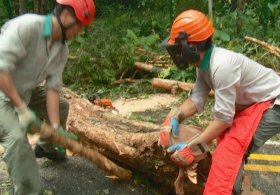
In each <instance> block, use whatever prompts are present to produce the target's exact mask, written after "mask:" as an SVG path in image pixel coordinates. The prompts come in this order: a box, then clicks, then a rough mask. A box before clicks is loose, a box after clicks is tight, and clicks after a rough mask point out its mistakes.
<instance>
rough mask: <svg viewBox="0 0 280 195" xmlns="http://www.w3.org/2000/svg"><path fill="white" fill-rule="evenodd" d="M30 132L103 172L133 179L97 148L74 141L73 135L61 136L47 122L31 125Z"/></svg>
mask: <svg viewBox="0 0 280 195" xmlns="http://www.w3.org/2000/svg"><path fill="white" fill-rule="evenodd" d="M30 130H31V132H32V133H33V134H34V133H39V134H40V137H41V138H43V139H45V140H47V141H49V142H51V143H54V144H57V145H60V146H64V147H65V148H67V149H69V150H71V151H72V152H74V153H77V154H79V155H81V156H83V157H85V158H87V159H89V160H90V161H91V162H93V163H94V164H96V165H97V167H98V168H100V169H101V170H104V171H106V172H108V173H111V174H114V175H115V176H117V177H119V178H121V179H124V180H129V179H131V176H132V173H131V171H129V170H125V169H123V168H122V167H120V166H117V165H116V164H115V163H113V162H112V161H110V160H109V159H108V158H106V157H105V156H103V155H102V154H100V153H99V152H98V151H97V150H96V149H95V148H93V149H90V148H88V147H86V146H84V145H83V144H82V142H79V141H77V140H75V139H73V137H75V136H73V134H72V135H71V134H70V135H68V137H67V136H65V132H63V131H62V133H61V134H60V133H59V131H54V130H53V128H52V127H51V126H50V125H48V124H47V123H45V122H41V124H40V127H37V126H35V125H31V126H30ZM66 133H67V132H66ZM63 134H64V135H63ZM68 134H69V133H68ZM70 137H72V138H70Z"/></svg>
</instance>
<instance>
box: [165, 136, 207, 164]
mask: <svg viewBox="0 0 280 195" xmlns="http://www.w3.org/2000/svg"><path fill="white" fill-rule="evenodd" d="M167 152H169V153H172V152H174V154H172V155H171V160H172V161H173V162H175V163H176V164H178V165H180V166H187V165H190V164H192V163H194V162H198V161H200V160H202V159H204V158H205V157H206V155H207V154H209V155H210V153H209V152H210V150H209V148H208V146H207V144H206V143H205V141H204V140H203V139H202V138H201V137H200V135H196V136H194V137H193V138H191V139H190V140H189V141H187V142H180V143H177V144H174V145H172V146H170V147H169V148H168V149H167Z"/></svg>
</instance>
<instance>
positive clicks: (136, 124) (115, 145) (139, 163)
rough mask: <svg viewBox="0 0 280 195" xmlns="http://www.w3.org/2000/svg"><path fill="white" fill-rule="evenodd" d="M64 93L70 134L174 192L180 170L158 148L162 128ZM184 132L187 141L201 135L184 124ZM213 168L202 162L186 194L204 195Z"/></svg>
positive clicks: (188, 184) (72, 94) (116, 161)
mask: <svg viewBox="0 0 280 195" xmlns="http://www.w3.org/2000/svg"><path fill="white" fill-rule="evenodd" d="M63 94H64V97H65V98H66V99H68V102H69V103H70V112H69V118H68V123H67V125H68V131H69V132H71V133H73V134H75V135H77V136H78V137H79V139H80V140H81V141H82V142H83V143H87V144H88V147H90V148H91V147H94V148H97V149H98V151H99V152H100V153H102V154H103V155H104V156H106V157H107V158H109V159H110V160H112V161H113V162H115V163H116V164H118V165H119V166H122V167H123V168H124V169H132V170H133V169H136V170H139V171H141V172H143V173H144V174H145V175H146V176H148V177H149V178H150V179H151V180H153V181H154V182H155V183H157V184H158V185H159V186H161V187H162V188H163V189H165V190H166V191H168V192H169V193H173V194H174V193H175V187H174V182H175V181H176V178H177V177H178V174H179V167H178V166H177V165H176V164H175V163H173V161H171V159H170V155H169V154H166V152H165V151H164V150H163V149H162V148H161V147H158V145H157V141H158V135H159V129H160V126H159V125H156V124H153V123H148V122H142V121H135V120H128V119H125V118H123V117H122V116H120V115H117V114H114V113H112V112H110V110H106V109H103V108H101V107H98V106H96V105H93V104H91V103H90V102H89V101H88V100H86V99H82V98H80V97H79V96H77V95H76V94H75V93H72V92H71V91H69V90H68V89H64V91H63ZM181 131H182V132H185V133H186V135H187V136H186V139H189V138H190V137H192V136H193V135H195V134H197V133H201V132H202V130H201V129H200V128H198V127H195V126H187V125H181V126H180V132H181ZM177 141H182V140H177ZM210 165H211V158H209V157H207V158H206V159H204V160H202V161H201V162H200V163H199V165H198V167H197V176H198V177H197V183H198V184H196V185H195V184H193V183H192V182H190V180H188V179H185V181H184V186H183V189H184V191H185V193H186V194H202V192H203V188H204V186H203V185H204V183H205V181H206V178H207V176H208V173H209V169H210Z"/></svg>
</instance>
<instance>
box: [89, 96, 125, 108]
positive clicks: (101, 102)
mask: <svg viewBox="0 0 280 195" xmlns="http://www.w3.org/2000/svg"><path fill="white" fill-rule="evenodd" d="M88 100H89V101H90V102H91V103H92V104H94V105H98V106H100V107H102V108H104V109H111V110H116V111H117V112H118V113H119V111H118V110H117V109H116V108H115V107H114V106H113V105H112V102H111V100H109V99H103V98H100V97H99V95H97V94H95V93H94V94H90V95H88Z"/></svg>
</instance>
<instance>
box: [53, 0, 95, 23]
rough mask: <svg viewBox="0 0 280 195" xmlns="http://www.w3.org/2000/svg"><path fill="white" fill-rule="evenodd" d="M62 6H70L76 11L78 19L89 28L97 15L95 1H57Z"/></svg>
mask: <svg viewBox="0 0 280 195" xmlns="http://www.w3.org/2000/svg"><path fill="white" fill-rule="evenodd" d="M56 2H57V3H58V4H60V5H68V6H70V7H72V8H73V9H74V11H75V14H76V17H77V19H78V20H79V21H80V22H81V23H82V24H84V25H85V26H87V27H89V26H90V23H91V21H92V20H93V19H94V15H95V5H94V2H93V0H56Z"/></svg>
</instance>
